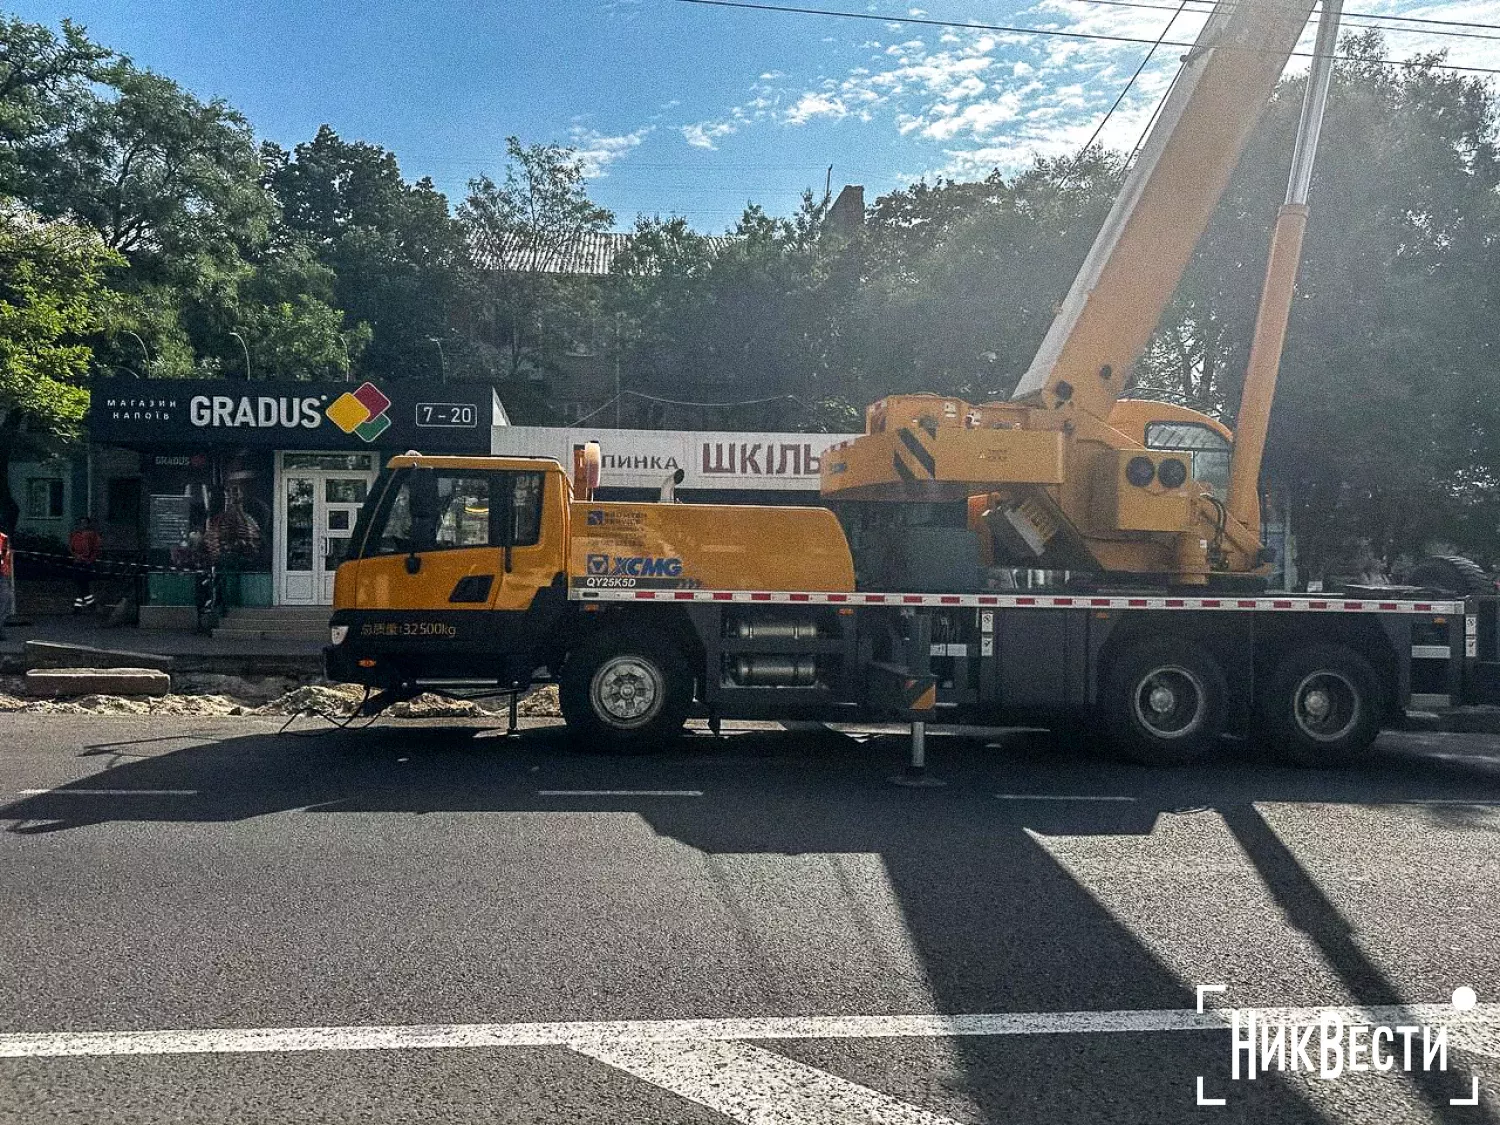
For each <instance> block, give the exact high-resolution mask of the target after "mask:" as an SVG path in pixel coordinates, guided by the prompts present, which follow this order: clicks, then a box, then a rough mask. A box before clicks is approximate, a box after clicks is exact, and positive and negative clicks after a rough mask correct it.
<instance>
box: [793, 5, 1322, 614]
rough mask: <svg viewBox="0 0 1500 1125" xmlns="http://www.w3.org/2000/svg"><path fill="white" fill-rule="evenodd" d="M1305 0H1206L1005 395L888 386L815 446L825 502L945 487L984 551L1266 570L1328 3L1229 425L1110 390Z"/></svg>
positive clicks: (1168, 574) (1082, 564)
mask: <svg viewBox="0 0 1500 1125" xmlns="http://www.w3.org/2000/svg"><path fill="white" fill-rule="evenodd" d="M1312 8H1313V0H1228V2H1221V3H1219V4H1218V5H1217V6H1216V7H1215V8H1214V10H1213V12H1212V14H1211V15H1210V16H1209V18H1208V20H1207V22H1206V23H1205V24H1204V26H1203V29H1202V31H1201V32H1200V33H1199V35H1198V37H1197V40H1196V42H1195V44H1194V46H1193V47H1192V48H1191V49H1190V50H1189V51H1188V52H1187V53H1186V54H1185V55H1184V56H1183V59H1182V66H1181V69H1180V70H1179V73H1178V75H1177V77H1176V79H1175V81H1174V82H1173V84H1172V86H1171V88H1170V90H1169V91H1168V93H1167V95H1166V98H1165V99H1164V101H1163V104H1162V106H1161V109H1160V112H1159V114H1158V116H1157V119H1156V122H1155V124H1154V125H1153V126H1152V128H1151V130H1150V133H1149V135H1148V137H1147V138H1146V141H1145V143H1144V144H1143V146H1142V148H1141V150H1140V153H1139V156H1138V159H1137V160H1136V161H1135V163H1134V164H1133V165H1132V166H1131V167H1130V168H1129V170H1128V172H1127V174H1126V177H1125V181H1124V185H1123V187H1122V189H1121V191H1120V195H1119V197H1118V199H1117V200H1116V201H1115V204H1114V207H1113V208H1112V210H1111V211H1110V213H1109V215H1108V217H1107V218H1106V219H1105V221H1104V224H1103V226H1102V227H1101V229H1100V231H1099V234H1098V236H1097V237H1096V238H1095V240H1094V243H1093V246H1092V248H1091V249H1090V251H1089V253H1088V256H1087V258H1086V259H1085V260H1084V263H1083V265H1082V267H1081V268H1080V270H1079V271H1078V275H1077V277H1076V278H1075V279H1074V281H1073V284H1072V287H1071V288H1070V289H1069V291H1068V294H1067V296H1066V297H1065V298H1064V300H1063V301H1062V303H1061V305H1060V306H1059V308H1058V311H1057V314H1056V317H1055V319H1054V320H1053V322H1052V325H1051V327H1050V328H1049V330H1048V332H1047V334H1046V337H1045V338H1044V339H1043V341H1042V344H1041V347H1040V348H1039V349H1038V351H1037V353H1036V356H1035V358H1034V359H1033V360H1032V362H1031V365H1030V366H1029V367H1028V368H1027V370H1026V372H1025V374H1024V375H1023V376H1022V377H1021V380H1020V382H1019V384H1018V385H1017V386H1016V389H1015V391H1014V393H1013V394H1012V396H1011V398H1010V400H1009V401H1004V402H987V403H981V404H970V403H967V402H963V401H960V400H957V399H952V398H943V397H941V396H937V395H896V396H891V397H888V398H885V399H882V400H881V401H879V402H877V403H875V404H873V405H872V406H871V407H869V409H868V410H867V411H866V433H865V435H864V436H863V437H860V438H858V439H855V440H854V441H852V442H849V443H846V444H845V445H843V446H840V447H837V448H836V449H835V450H832V451H830V453H829V455H828V456H827V457H826V458H825V459H824V462H823V469H822V482H821V483H822V493H823V495H824V497H825V498H827V499H829V500H834V501H851V502H856V506H857V504H858V503H859V502H866V501H868V502H873V503H874V504H876V505H882V504H886V503H888V502H891V501H901V502H905V503H907V504H911V502H913V501H932V502H936V503H937V504H938V505H943V504H945V503H949V502H959V501H962V502H964V503H965V504H966V505H967V522H968V526H969V527H970V528H972V529H973V530H974V531H977V532H978V533H979V534H980V536H981V551H982V553H983V555H984V558H985V561H987V562H990V563H993V564H1000V565H1006V564H1009V565H1024V566H1030V567H1041V568H1046V567H1055V568H1059V569H1061V568H1075V569H1087V570H1095V571H1099V572H1103V573H1105V574H1107V575H1112V576H1130V577H1132V578H1142V577H1149V578H1153V579H1158V580H1164V581H1166V582H1168V583H1169V584H1182V585H1206V584H1208V583H1210V582H1212V581H1215V580H1217V579H1221V578H1230V579H1240V580H1243V579H1247V578H1255V577H1258V576H1260V575H1263V574H1264V573H1265V572H1266V570H1267V565H1266V564H1267V558H1268V556H1267V553H1266V552H1265V551H1264V550H1263V548H1262V545H1261V540H1260V498H1259V493H1258V484H1257V480H1258V476H1259V470H1260V461H1261V455H1262V452H1263V450H1264V446H1265V438H1266V429H1267V423H1268V419H1269V414H1270V407H1271V402H1272V399H1273V396H1274V390H1275V381H1276V375H1277V369H1278V367H1279V363H1280V356H1281V350H1282V342H1283V339H1284V336H1285V331H1286V323H1287V317H1288V313H1289V310H1290V305H1291V299H1292V293H1293V288H1294V284H1295V279H1296V273H1297V266H1298V262H1299V260H1300V256H1301V242H1302V233H1303V231H1304V229H1305V227H1306V222H1307V192H1308V187H1309V184H1310V182H1311V173H1312V162H1313V156H1314V153H1315V152H1316V148H1317V140H1318V131H1319V127H1320V124H1321V121H1322V116H1323V107H1324V104H1325V101H1326V97H1327V91H1328V84H1329V79H1330V76H1331V73H1332V57H1333V53H1334V49H1335V47H1336V38H1337V30H1338V20H1339V11H1340V0H1324V3H1323V8H1322V14H1321V17H1320V22H1319V27H1318V34H1317V42H1316V47H1315V50H1314V51H1313V60H1312V66H1311V71H1310V74H1309V77H1308V84H1307V93H1306V95H1305V99H1304V104H1303V110H1302V118H1301V122H1300V126H1299V129H1298V135H1297V143H1296V150H1295V152H1294V155H1293V162H1292V172H1291V179H1290V183H1289V186H1288V192H1287V199H1286V203H1285V205H1284V206H1283V207H1282V209H1281V212H1280V214H1279V216H1278V219H1277V222H1276V226H1275V230H1274V233H1273V236H1272V241H1271V253H1270V256H1269V261H1268V265H1267V272H1266V279H1265V285H1264V289H1263V292H1262V296H1261V305H1260V310H1259V315H1258V318H1257V324H1256V330H1255V335H1254V341H1253V346H1252V350H1251V354H1250V361H1249V365H1248V368H1247V371H1246V376H1245V381H1244V391H1243V394H1242V398H1241V403H1240V408H1239V411H1238V416H1237V417H1238V421H1237V432H1236V433H1234V434H1231V433H1230V431H1229V430H1228V429H1227V428H1226V427H1224V426H1223V425H1222V424H1221V423H1220V422H1218V421H1217V420H1215V419H1213V418H1211V417H1209V416H1207V415H1204V414H1201V413H1199V412H1196V411H1192V410H1188V409H1186V408H1184V407H1180V406H1172V405H1169V404H1163V403H1156V402H1146V401H1142V400H1135V399H1126V398H1123V397H1122V396H1123V394H1124V392H1125V390H1126V387H1127V386H1128V385H1129V383H1130V379H1131V375H1132V371H1133V368H1134V366H1135V364H1136V363H1137V361H1138V360H1139V359H1140V358H1141V356H1142V354H1143V353H1144V352H1145V350H1146V347H1147V345H1148V343H1149V341H1150V338H1151V335H1152V333H1153V332H1154V331H1155V330H1156V327H1157V324H1158V323H1159V321H1160V320H1161V316H1162V313H1163V311H1164V310H1165V309H1166V306H1167V304H1168V302H1169V301H1170V300H1171V298H1172V294H1173V291H1174V290H1175V289H1176V287H1177V284H1178V281H1179V280H1180V279H1181V277H1182V274H1183V272H1184V270H1185V269H1186V268H1187V266H1188V263H1189V261H1190V260H1191V258H1192V254H1193V250H1194V247H1195V246H1196V244H1197V242H1198V240H1199V238H1200V237H1201V236H1202V234H1203V231H1204V229H1205V228H1206V227H1207V226H1208V223H1209V220H1210V218H1211V217H1212V214H1213V211H1214V208H1215V207H1216V206H1217V204H1218V201H1219V199H1220V197H1221V196H1222V195H1223V192H1224V189H1225V187H1226V186H1227V184H1228V182H1229V178H1230V176H1231V174H1232V173H1233V171H1234V168H1235V166H1236V164H1237V163H1238V161H1239V159H1240V156H1241V153H1242V152H1243V150H1244V148H1245V146H1246V144H1247V142H1248V141H1249V138H1250V135H1251V132H1252V130H1253V129H1254V127H1255V124H1256V121H1257V120H1258V119H1259V117H1260V116H1261V113H1262V111H1263V110H1264V108H1265V106H1266V104H1267V102H1268V100H1269V99H1270V96H1271V94H1272V92H1273V91H1274V89H1275V86H1276V83H1277V81H1278V79H1279V78H1280V76H1281V73H1282V70H1283V68H1284V67H1285V65H1286V62H1287V60H1288V58H1289V57H1290V56H1291V54H1292V52H1293V50H1294V49H1295V47H1296V44H1297V42H1298V40H1299V38H1300V37H1301V35H1302V33H1303V31H1304V29H1305V27H1306V25H1307V21H1308V18H1309V16H1310V14H1311V12H1312Z"/></svg>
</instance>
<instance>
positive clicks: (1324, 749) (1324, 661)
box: [1256, 645, 1381, 768]
mask: <svg viewBox="0 0 1500 1125" xmlns="http://www.w3.org/2000/svg"><path fill="white" fill-rule="evenodd" d="M1256 710H1257V712H1258V714H1259V717H1260V727H1261V729H1260V732H1259V735H1260V741H1262V742H1264V743H1265V744H1266V746H1267V747H1268V748H1269V749H1270V751H1271V752H1272V753H1273V754H1275V755H1276V757H1278V758H1280V759H1281V760H1282V761H1284V762H1287V763H1290V764H1291V765H1296V766H1306V767H1310V768H1318V767H1326V766H1344V765H1348V764H1349V763H1350V762H1352V761H1354V760H1355V759H1357V758H1359V757H1360V756H1361V755H1362V754H1363V753H1364V752H1365V751H1366V750H1368V749H1369V747H1370V743H1372V742H1374V741H1375V736H1376V735H1377V734H1379V733H1380V720H1381V695H1380V677H1379V676H1377V675H1376V674H1375V670H1374V669H1373V668H1371V667H1370V665H1369V662H1368V661H1366V660H1365V658H1364V657H1362V656H1360V655H1359V653H1357V652H1355V651H1354V650H1353V649H1350V648H1345V647H1344V646H1343V645H1310V646H1308V647H1307V648H1302V649H1297V650H1296V651H1294V652H1292V653H1290V654H1288V655H1287V656H1286V657H1284V658H1283V659H1282V661H1281V662H1280V663H1279V664H1278V665H1277V666H1276V669H1275V671H1274V672H1272V673H1271V678H1270V682H1269V685H1268V687H1267V689H1266V691H1265V693H1264V694H1263V695H1261V697H1260V699H1259V700H1257V708H1256Z"/></svg>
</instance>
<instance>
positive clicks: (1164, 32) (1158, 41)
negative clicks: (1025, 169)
mask: <svg viewBox="0 0 1500 1125" xmlns="http://www.w3.org/2000/svg"><path fill="white" fill-rule="evenodd" d="M1187 6H1188V0H1182V3H1180V4H1178V5H1177V10H1176V11H1174V12H1173V13H1172V18H1171V19H1169V20H1168V21H1167V23H1166V26H1165V27H1163V28H1162V29H1161V34H1160V35H1158V36H1157V37H1156V42H1155V43H1153V44H1151V49H1150V50H1149V51H1147V52H1146V57H1145V58H1143V59H1142V60H1141V65H1140V66H1138V67H1136V68H1135V73H1134V74H1132V75H1131V76H1130V81H1129V82H1126V83H1125V88H1124V89H1122V90H1121V91H1120V96H1119V97H1117V98H1116V99H1115V102H1114V105H1112V106H1110V107H1109V110H1108V111H1107V112H1106V113H1105V114H1104V117H1103V118H1102V119H1101V120H1100V122H1099V124H1098V125H1096V126H1095V127H1094V132H1093V134H1092V135H1090V137H1089V139H1088V140H1087V141H1085V142H1084V144H1083V149H1082V152H1088V150H1089V148H1090V147H1091V146H1092V145H1093V143H1094V142H1095V141H1097V140H1098V139H1099V134H1100V133H1102V132H1104V127H1105V126H1106V125H1108V124H1109V119H1110V118H1111V117H1113V116H1114V115H1115V110H1117V109H1119V108H1120V103H1121V102H1123V101H1124V100H1125V95H1127V94H1129V93H1130V91H1131V89H1132V88H1133V87H1134V86H1135V82H1136V79H1137V78H1139V77H1140V76H1141V74H1142V72H1144V71H1145V69H1146V67H1147V66H1149V65H1150V63H1151V59H1152V57H1153V56H1154V55H1155V54H1156V49H1157V48H1158V47H1160V46H1161V45H1162V41H1163V40H1165V39H1166V37H1167V32H1169V31H1171V30H1172V25H1173V24H1174V23H1176V22H1177V17H1178V16H1180V15H1182V13H1183V10H1184V9H1186V8H1187ZM1080 155H1081V153H1080Z"/></svg>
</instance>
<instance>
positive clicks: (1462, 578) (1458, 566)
mask: <svg viewBox="0 0 1500 1125" xmlns="http://www.w3.org/2000/svg"><path fill="white" fill-rule="evenodd" d="M1406 583H1407V585H1409V586H1423V587H1426V588H1427V589H1429V590H1439V591H1441V592H1442V593H1445V594H1454V595H1456V596H1458V597H1460V598H1466V597H1471V596H1483V595H1486V594H1494V593H1495V592H1496V587H1495V580H1494V579H1493V578H1491V577H1490V576H1489V575H1488V574H1486V573H1485V572H1484V570H1483V569H1482V568H1481V567H1480V566H1479V564H1478V563H1476V562H1474V561H1473V560H1472V559H1466V558H1464V557H1463V556H1462V555H1430V556H1428V557H1427V558H1425V559H1423V560H1422V561H1421V562H1419V563H1417V565H1416V566H1414V567H1412V568H1411V571H1410V573H1408V574H1407V576H1406Z"/></svg>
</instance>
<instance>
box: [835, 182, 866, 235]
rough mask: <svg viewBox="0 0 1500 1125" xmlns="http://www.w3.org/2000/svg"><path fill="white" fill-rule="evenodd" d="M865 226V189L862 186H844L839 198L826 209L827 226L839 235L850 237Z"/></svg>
mask: <svg viewBox="0 0 1500 1125" xmlns="http://www.w3.org/2000/svg"><path fill="white" fill-rule="evenodd" d="M864 225H865V189H864V185H863V184H845V185H844V186H843V188H842V189H841V190H840V191H839V197H838V198H837V199H835V200H834V201H833V206H832V207H830V208H829V209H828V226H829V229H830V230H836V231H838V232H839V233H841V234H845V235H851V234H854V233H855V232H856V231H858V230H859V229H860V228H861V227H863V226H864Z"/></svg>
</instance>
